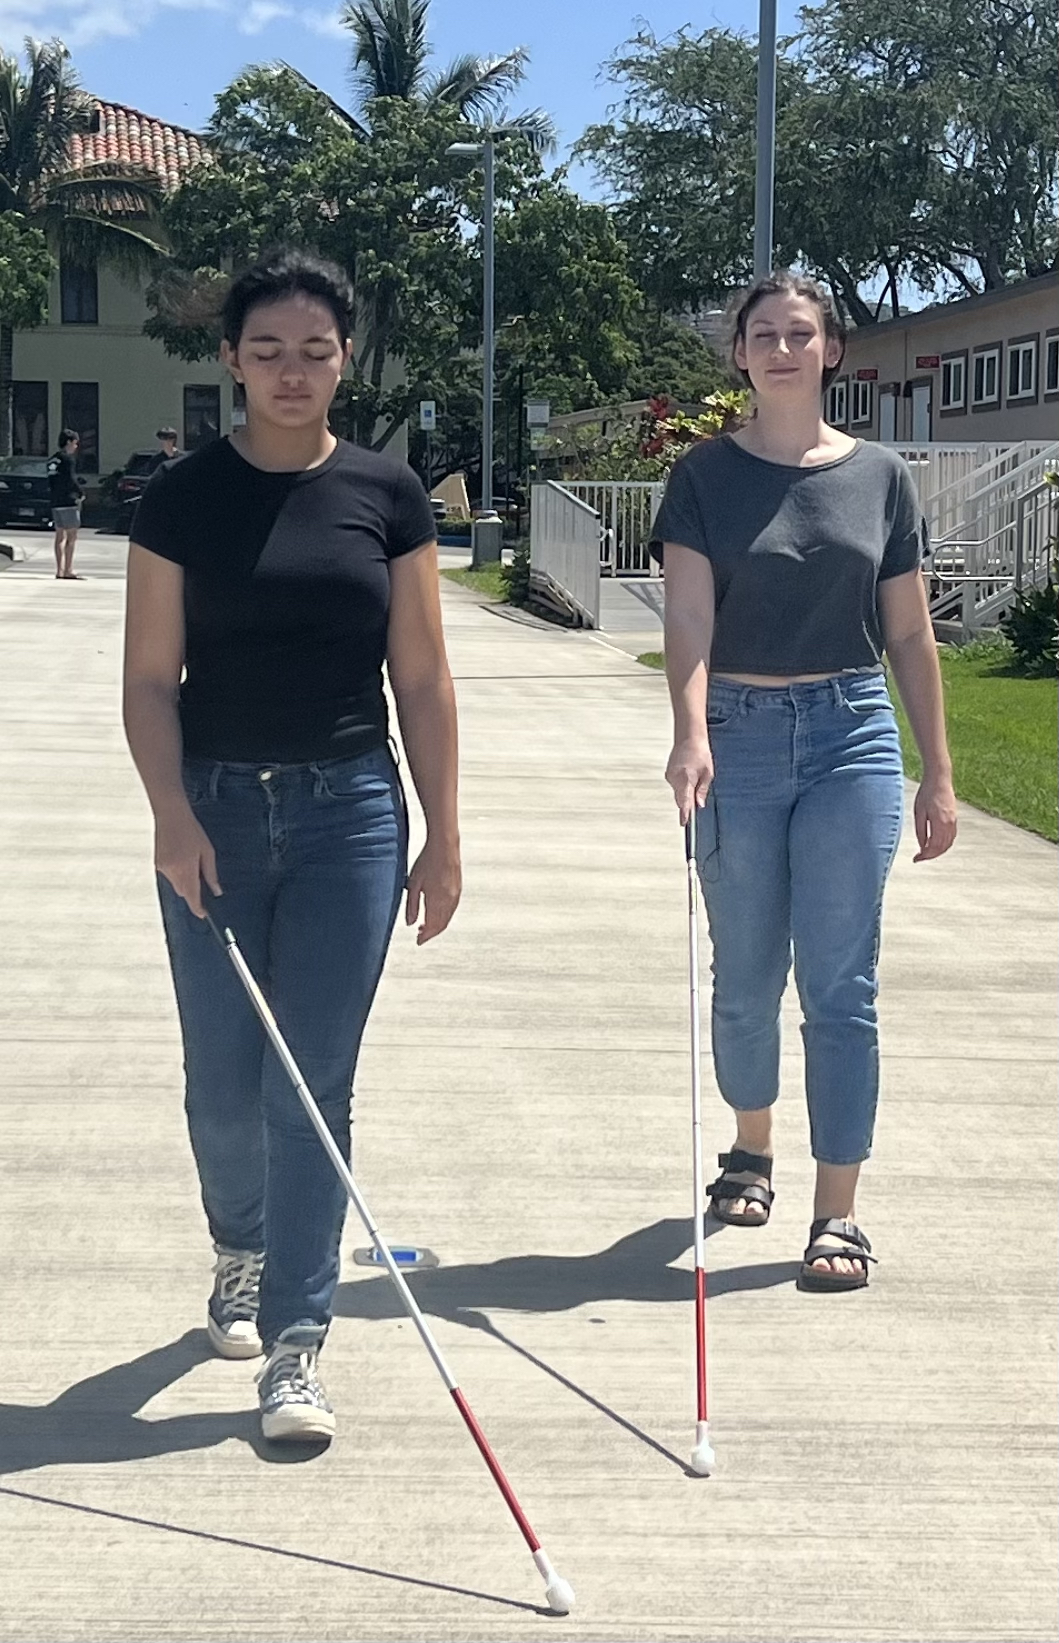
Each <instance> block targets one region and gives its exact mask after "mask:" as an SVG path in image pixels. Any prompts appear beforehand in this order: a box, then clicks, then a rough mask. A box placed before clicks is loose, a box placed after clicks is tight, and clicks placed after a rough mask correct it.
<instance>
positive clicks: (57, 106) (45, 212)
mask: <svg viewBox="0 0 1059 1643" xmlns="http://www.w3.org/2000/svg"><path fill="white" fill-rule="evenodd" d="M25 49H26V66H25V68H23V66H22V64H21V63H20V62H19V59H18V57H17V56H15V55H14V54H12V53H9V52H5V51H3V50H0V215H2V216H7V215H8V214H11V215H13V216H15V217H16V219H17V221H18V223H19V228H20V230H21V231H23V232H24V231H26V230H36V231H37V232H38V233H40V234H42V235H43V236H44V240H45V242H46V245H47V248H48V250H49V252H50V253H51V255H52V256H53V257H56V256H57V257H58V258H59V259H61V260H63V261H65V262H67V263H69V264H74V265H79V266H81V267H85V266H92V265H94V264H95V263H97V262H100V263H105V264H109V265H110V266H111V267H116V268H118V269H119V270H120V271H122V272H124V273H127V274H132V273H137V274H139V273H142V272H143V271H144V270H145V269H147V268H149V267H151V266H153V265H154V264H156V263H157V262H158V259H159V257H160V256H161V254H162V252H163V251H164V237H163V235H162V229H161V223H160V220H159V215H158V213H159V208H160V205H161V195H162V187H161V183H160V181H159V179H158V178H157V177H156V176H155V175H154V173H153V172H150V171H148V170H146V169H145V168H144V167H141V166H132V165H123V164H119V163H118V162H115V161H109V160H108V161H104V162H100V163H98V164H94V165H87V166H82V167H74V166H72V165H71V163H70V146H71V141H72V139H73V138H74V137H75V136H77V135H79V134H80V133H82V132H87V131H88V129H89V127H90V124H91V119H92V113H93V106H94V105H93V101H92V99H91V98H90V97H89V96H88V95H87V94H86V93H85V92H84V91H83V90H82V89H81V86H80V83H79V81H78V79H77V75H76V74H75V72H74V70H73V67H72V65H71V62H70V53H69V52H68V51H67V49H66V47H65V46H64V45H63V43H62V41H61V40H49V41H46V42H43V43H42V42H40V41H36V40H27V41H26V48H25ZM24 244H25V245H26V246H27V247H28V248H29V254H30V255H32V247H33V244H34V242H32V241H26V242H24ZM44 317H45V313H44V310H41V311H39V312H37V313H36V314H34V313H33V312H32V310H31V312H30V313H29V314H28V315H27V313H26V311H25V310H24V309H23V310H11V309H5V310H4V311H3V312H2V313H0V454H5V455H6V454H8V453H9V452H10V449H11V389H12V355H13V344H14V332H15V329H16V327H17V326H19V325H25V324H27V323H37V324H40V323H41V321H42V320H43V318H44Z"/></svg>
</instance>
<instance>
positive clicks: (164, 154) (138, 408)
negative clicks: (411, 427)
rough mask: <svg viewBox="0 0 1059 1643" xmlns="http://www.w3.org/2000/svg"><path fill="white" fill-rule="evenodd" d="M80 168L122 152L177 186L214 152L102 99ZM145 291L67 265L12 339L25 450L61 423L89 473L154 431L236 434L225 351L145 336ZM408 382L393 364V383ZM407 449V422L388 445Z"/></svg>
mask: <svg viewBox="0 0 1059 1643" xmlns="http://www.w3.org/2000/svg"><path fill="white" fill-rule="evenodd" d="M72 146H73V152H72V154H71V159H72V162H73V164H75V165H88V164H91V163H92V162H94V161H97V162H98V161H100V160H107V159H110V160H122V161H124V162H125V163H127V164H129V163H131V164H134V165H147V166H150V167H151V169H152V170H154V171H156V172H157V173H158V175H159V176H160V177H161V179H162V182H163V183H164V184H165V186H166V187H167V188H175V187H177V186H178V185H179V182H180V179H181V177H182V176H183V175H184V174H185V173H186V172H187V171H188V170H189V169H190V167H191V166H192V165H194V164H196V163H197V162H198V161H199V160H200V159H201V158H202V157H203V155H204V152H205V151H204V149H203V146H202V144H201V142H200V140H199V138H198V137H196V136H195V134H194V133H193V132H188V131H182V130H180V129H178V128H177V127H174V126H169V125H165V124H164V123H163V122H162V121H159V120H153V119H151V118H150V117H149V116H148V115H145V114H140V113H138V112H137V111H136V110H135V109H129V108H124V107H121V106H119V105H117V104H113V103H99V104H98V105H97V108H96V114H95V118H94V121H93V130H92V131H91V132H89V133H88V134H86V135H85V136H82V137H77V138H75V139H74V143H73V145H72ZM147 316H148V307H147V302H146V297H145V288H144V286H143V285H142V284H140V283H139V282H136V281H132V282H130V281H129V280H127V279H124V278H122V277H120V276H119V275H118V274H116V273H115V272H114V271H113V270H112V269H109V268H107V267H106V266H100V267H99V268H98V269H79V268H62V269H60V271H59V273H58V274H57V275H56V277H55V279H54V281H53V283H52V290H51V297H50V302H49V308H48V321H47V324H46V325H43V326H41V327H40V328H39V329H38V330H35V331H19V332H16V334H15V346H14V391H13V403H12V445H13V449H14V451H15V453H16V455H22V456H46V455H48V454H49V453H50V452H51V451H52V450H54V448H55V445H56V442H57V440H58V437H59V431H60V429H61V428H74V429H76V431H77V432H78V433H79V434H80V436H81V448H80V451H79V453H78V468H79V471H80V472H81V473H82V474H83V475H84V476H85V477H86V478H87V479H88V481H89V483H90V485H91V481H92V480H93V479H94V478H96V477H97V476H103V475H106V474H109V473H113V472H114V470H115V469H117V468H122V467H124V465H125V463H126V462H127V461H128V459H129V456H130V455H131V453H132V452H133V451H135V450H149V449H153V448H154V446H155V433H156V430H157V429H159V428H161V427H164V426H170V427H173V428H175V429H176V430H177V436H178V438H179V440H180V444H181V445H182V447H183V448H184V449H185V450H195V449H196V447H197V446H199V445H202V444H204V443H205V442H206V441H207V440H210V439H216V438H217V437H218V435H220V434H226V433H229V432H230V431H231V428H232V426H233V424H236V423H238V421H239V419H240V414H241V413H240V408H239V405H238V403H237V402H236V401H235V400H234V399H233V386H234V385H233V383H232V379H231V377H230V376H229V374H228V372H227V371H226V370H225V369H224V368H223V366H222V365H221V364H220V362H219V361H218V360H209V359H207V360H200V361H198V362H197V363H195V364H191V365H188V364H185V363H184V361H183V360H179V359H175V358H173V357H171V356H170V355H168V354H167V353H166V352H165V349H164V348H163V347H162V344H161V343H160V342H155V341H153V340H152V339H151V338H150V337H146V336H144V334H143V326H144V321H145V320H146V319H147ZM397 380H400V369H399V366H398V365H397V363H396V362H391V363H390V365H389V366H388V369H387V377H386V385H387V386H390V385H391V384H392V382H394V381H397ZM388 450H389V452H390V453H391V454H392V455H394V456H398V455H399V456H404V455H406V454H407V435H406V433H405V432H404V431H403V430H402V431H401V433H400V434H398V436H396V437H395V438H394V439H393V440H392V441H391V443H390V445H389V447H388Z"/></svg>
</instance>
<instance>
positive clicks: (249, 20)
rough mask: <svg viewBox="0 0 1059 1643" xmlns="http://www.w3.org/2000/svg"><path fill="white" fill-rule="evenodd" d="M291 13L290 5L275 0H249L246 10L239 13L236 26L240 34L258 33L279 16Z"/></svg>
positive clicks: (290, 14)
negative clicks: (280, 3)
mask: <svg viewBox="0 0 1059 1643" xmlns="http://www.w3.org/2000/svg"><path fill="white" fill-rule="evenodd" d="M292 15H293V14H292V12H291V9H290V7H289V6H283V5H279V4H278V3H277V0H251V3H250V5H249V6H247V8H246V10H245V11H241V12H240V13H239V19H238V22H237V24H236V27H237V28H238V30H239V33H240V34H260V33H261V32H262V30H264V29H267V28H268V27H269V25H270V24H271V23H275V22H276V21H277V20H278V19H279V18H281V17H290V16H292Z"/></svg>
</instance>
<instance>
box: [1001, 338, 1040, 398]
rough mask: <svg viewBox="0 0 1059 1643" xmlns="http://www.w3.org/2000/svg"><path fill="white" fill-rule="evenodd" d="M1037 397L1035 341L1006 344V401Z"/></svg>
mask: <svg viewBox="0 0 1059 1643" xmlns="http://www.w3.org/2000/svg"><path fill="white" fill-rule="evenodd" d="M1036 395H1037V339H1036V337H1034V339H1033V341H1032V342H1010V343H1008V399H1035V398H1036Z"/></svg>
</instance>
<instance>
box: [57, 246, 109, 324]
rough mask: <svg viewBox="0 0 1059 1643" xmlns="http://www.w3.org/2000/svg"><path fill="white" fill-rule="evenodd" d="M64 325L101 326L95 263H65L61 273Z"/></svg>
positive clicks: (97, 277) (60, 293)
mask: <svg viewBox="0 0 1059 1643" xmlns="http://www.w3.org/2000/svg"><path fill="white" fill-rule="evenodd" d="M59 295H60V298H61V311H62V322H63V324H64V325H98V324H99V276H98V273H97V271H96V265H95V263H91V264H88V265H82V264H80V263H71V262H64V263H63V264H62V267H61V269H60V271H59Z"/></svg>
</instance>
